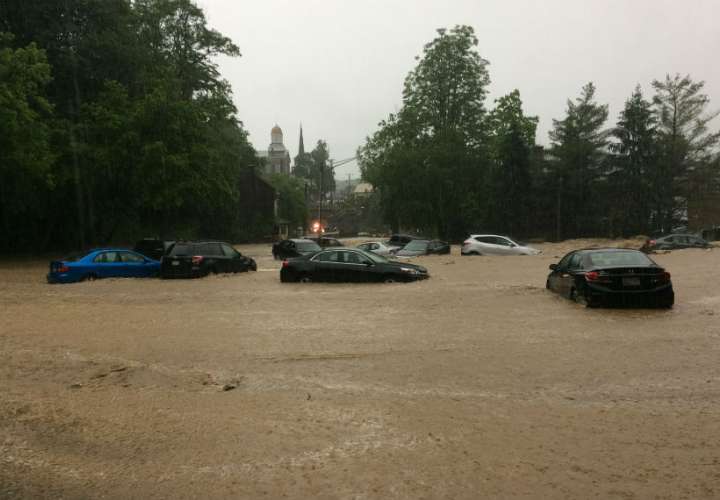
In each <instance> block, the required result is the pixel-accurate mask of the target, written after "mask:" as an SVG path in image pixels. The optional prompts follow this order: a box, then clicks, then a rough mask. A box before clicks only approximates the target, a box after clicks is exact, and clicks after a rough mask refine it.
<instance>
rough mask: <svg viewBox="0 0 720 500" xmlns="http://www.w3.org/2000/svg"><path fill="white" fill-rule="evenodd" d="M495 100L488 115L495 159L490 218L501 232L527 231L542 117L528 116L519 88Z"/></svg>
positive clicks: (519, 233) (492, 154) (493, 157)
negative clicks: (532, 168) (537, 133)
mask: <svg viewBox="0 0 720 500" xmlns="http://www.w3.org/2000/svg"><path fill="white" fill-rule="evenodd" d="M495 102H496V106H495V109H493V110H492V111H491V112H490V114H489V116H488V128H489V133H490V144H491V156H492V160H493V165H492V175H491V180H492V183H491V190H490V196H488V200H489V201H490V203H491V206H490V208H489V212H490V220H491V223H492V224H493V226H494V227H495V229H496V230H497V231H499V232H507V233H509V234H514V235H526V234H527V231H529V229H530V226H529V222H530V215H531V213H530V210H531V207H530V203H531V201H530V200H531V197H532V187H531V178H530V163H531V155H532V150H533V147H534V146H535V130H536V129H537V124H538V118H537V117H536V116H525V114H524V113H523V109H522V100H521V99H520V92H519V91H518V90H514V91H513V92H511V93H510V94H508V95H506V96H503V97H501V98H499V99H496V100H495Z"/></svg>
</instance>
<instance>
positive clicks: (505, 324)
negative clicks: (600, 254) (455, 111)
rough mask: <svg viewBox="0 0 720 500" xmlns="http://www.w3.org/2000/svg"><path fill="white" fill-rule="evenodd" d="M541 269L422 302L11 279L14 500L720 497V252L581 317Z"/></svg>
mask: <svg viewBox="0 0 720 500" xmlns="http://www.w3.org/2000/svg"><path fill="white" fill-rule="evenodd" d="M587 243H588V242H565V243H563V244H559V245H549V244H548V245H539V248H542V250H543V254H542V255H539V256H527V257H460V255H459V249H458V248H457V247H454V248H453V254H452V255H450V256H430V257H424V258H419V259H416V262H419V263H421V264H423V265H425V266H427V267H428V268H429V270H430V273H431V275H432V277H431V279H429V280H427V281H423V282H418V283H409V284H362V285H360V284H334V285H333V284H317V283H312V284H281V283H280V281H279V272H278V269H279V267H280V266H279V262H276V261H273V260H272V257H271V256H270V247H269V245H252V246H238V247H237V248H238V249H239V250H240V251H242V252H243V253H246V254H248V255H251V256H253V257H256V258H257V260H258V267H259V270H258V272H257V273H247V274H239V275H228V276H211V277H208V278H205V279H200V280H188V281H163V280H157V279H114V280H101V281H96V282H86V283H79V284H73V285H47V284H45V282H44V279H45V273H46V271H47V261H35V260H26V261H4V262H2V263H1V264H0V497H2V498H37V497H52V498H59V497H62V498H68V499H74V498H100V497H102V498H123V499H124V498H218V497H219V498H222V497H232V498H260V497H266V498H281V497H287V498H382V499H385V498H478V497H502V498H538V497H547V498H589V497H598V498H616V497H617V498H650V497H653V498H712V497H715V498H717V497H718V496H720V362H719V360H720V327H719V326H718V320H719V319H720V290H719V289H718V285H717V281H718V275H719V271H718V270H719V269H720V249H713V250H707V251H706V250H682V251H675V252H672V253H669V254H664V255H658V256H656V257H655V259H656V260H657V261H658V262H659V263H660V264H661V265H663V266H666V267H667V269H668V270H669V271H670V272H671V273H672V276H673V281H674V284H675V290H676V306H675V308H674V309H672V310H670V311H663V310H607V309H585V308H583V307H581V306H579V305H576V304H573V303H571V302H569V301H567V300H564V299H561V298H559V297H557V296H554V295H553V294H551V293H549V292H547V291H546V290H545V289H544V284H545V278H546V275H547V268H548V264H550V263H553V262H556V261H557V260H558V259H557V258H558V257H560V256H562V254H563V253H564V252H565V251H567V250H569V249H571V248H574V247H576V246H584V245H586V244H587Z"/></svg>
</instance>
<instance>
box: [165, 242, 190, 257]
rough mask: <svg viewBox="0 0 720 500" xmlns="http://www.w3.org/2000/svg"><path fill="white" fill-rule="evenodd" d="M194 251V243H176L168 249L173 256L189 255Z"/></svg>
mask: <svg viewBox="0 0 720 500" xmlns="http://www.w3.org/2000/svg"><path fill="white" fill-rule="evenodd" d="M194 252H195V248H194V245H190V244H187V243H176V244H175V245H174V246H173V248H172V250H171V251H170V255H172V256H173V257H177V256H181V255H191V254H193V253H194Z"/></svg>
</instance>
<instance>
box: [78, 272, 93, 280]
mask: <svg viewBox="0 0 720 500" xmlns="http://www.w3.org/2000/svg"><path fill="white" fill-rule="evenodd" d="M96 279H97V275H96V274H93V273H90V274H86V275H85V276H83V277H82V279H81V280H80V281H95V280H96Z"/></svg>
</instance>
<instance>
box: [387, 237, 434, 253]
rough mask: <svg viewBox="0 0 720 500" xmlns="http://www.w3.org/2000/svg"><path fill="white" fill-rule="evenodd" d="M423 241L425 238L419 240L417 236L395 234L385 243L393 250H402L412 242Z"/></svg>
mask: <svg viewBox="0 0 720 500" xmlns="http://www.w3.org/2000/svg"><path fill="white" fill-rule="evenodd" d="M422 239H424V238H419V237H417V236H412V235H409V234H393V235H392V236H390V239H389V240H387V241H386V242H385V245H386V246H388V247H390V249H391V250H400V249H401V248H404V247H405V245H407V244H408V243H410V242H411V241H413V240H422Z"/></svg>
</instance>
